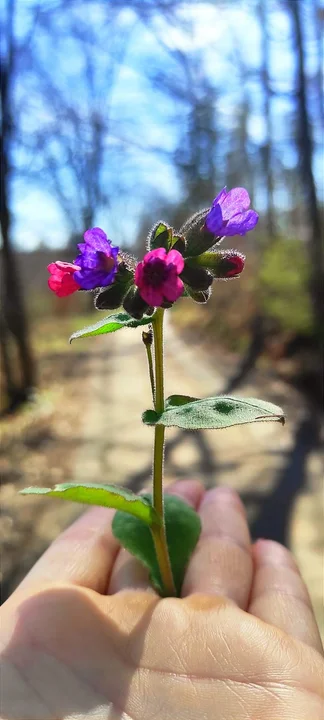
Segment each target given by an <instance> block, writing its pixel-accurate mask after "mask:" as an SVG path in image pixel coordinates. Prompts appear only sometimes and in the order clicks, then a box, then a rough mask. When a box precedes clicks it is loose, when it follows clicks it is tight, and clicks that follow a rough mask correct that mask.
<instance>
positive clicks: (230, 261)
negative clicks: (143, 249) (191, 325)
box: [22, 188, 284, 596]
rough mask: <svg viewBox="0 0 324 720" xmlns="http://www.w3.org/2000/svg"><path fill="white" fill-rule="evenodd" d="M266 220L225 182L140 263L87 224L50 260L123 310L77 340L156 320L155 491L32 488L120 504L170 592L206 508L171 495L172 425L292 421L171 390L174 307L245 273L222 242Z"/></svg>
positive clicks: (64, 278)
mask: <svg viewBox="0 0 324 720" xmlns="http://www.w3.org/2000/svg"><path fill="white" fill-rule="evenodd" d="M257 221H258V215H257V213H256V212H255V211H254V210H251V209H250V198H249V195H248V193H247V191H246V190H244V189H243V188H234V189H233V190H230V191H229V192H227V190H226V188H224V189H223V190H222V191H221V192H220V193H219V195H218V196H217V197H216V198H215V200H214V202H213V204H212V207H211V208H208V209H206V210H202V211H200V212H198V213H196V214H195V215H193V217H191V218H190V219H189V220H188V221H187V222H186V223H185V224H184V225H183V227H182V228H181V229H180V231H179V232H178V233H175V232H174V230H173V229H172V227H170V226H169V225H167V224H166V223H164V222H159V223H157V224H156V225H155V226H154V227H153V229H152V231H151V232H150V235H149V238H148V247H147V253H146V255H145V256H144V258H143V260H141V261H140V262H137V261H136V260H135V259H134V258H133V257H131V256H129V255H128V254H126V253H124V252H122V250H121V249H120V248H119V247H117V246H115V245H113V244H112V242H111V241H110V240H109V239H108V238H107V236H106V234H105V233H104V231H103V230H101V229H100V228H92V229H90V230H87V231H86V232H85V234H84V242H83V243H81V244H80V245H78V250H79V254H78V255H77V257H76V258H75V260H74V261H73V263H66V262H60V261H57V262H54V263H51V264H50V265H49V266H48V270H49V272H50V278H49V281H48V284H49V287H50V289H51V290H52V291H53V292H54V293H55V294H56V295H58V296H59V297H64V296H66V295H69V294H71V293H74V292H76V291H82V290H86V291H92V292H94V304H95V307H96V308H97V309H98V310H110V311H117V312H115V313H114V314H109V315H108V316H107V317H105V318H103V319H102V320H99V322H97V323H95V324H94V325H91V326H90V327H86V328H84V329H83V330H80V331H78V332H75V333H74V334H73V335H72V336H71V339H70V340H71V341H72V340H75V339H76V338H84V337H95V336H97V335H106V334H109V333H111V332H116V331H117V330H122V329H123V328H136V327H139V326H147V329H146V330H145V331H143V334H142V338H143V342H144V346H145V349H146V354H147V360H148V369H149V378H150V384H151V388H152V402H153V407H152V408H149V409H148V410H145V412H144V413H143V415H142V420H143V422H144V424H145V425H149V426H151V427H152V428H153V431H154V451H153V491H152V493H147V494H145V495H135V494H134V493H132V492H131V491H129V490H126V489H122V488H120V487H114V486H113V485H104V484H94V483H90V482H89V483H82V484H81V483H79V484H77V483H65V484H61V485H56V486H55V487H54V488H52V489H51V488H37V487H30V488H26V489H25V490H23V491H22V492H23V493H24V494H30V493H38V494H39V495H46V496H53V497H57V498H61V499H64V500H74V501H76V502H81V503H87V504H89V505H103V506H105V507H111V508H115V509H116V511H117V512H116V513H115V516H114V520H113V532H114V534H115V536H116V538H118V540H119V541H120V543H121V545H122V546H124V547H125V548H127V549H128V550H129V551H130V552H131V553H133V554H134V555H135V556H136V557H137V558H138V559H139V560H140V561H141V562H142V563H143V564H144V565H145V566H146V567H147V568H148V570H149V572H150V577H151V582H152V584H153V586H154V587H155V588H156V589H157V591H158V592H159V593H160V594H161V595H162V596H168V595H179V594H180V592H181V585H182V581H183V577H184V572H185V568H186V565H187V563H188V560H189V558H190V555H191V553H192V552H193V550H194V548H195V546H196V544H197V541H198V538H199V534H200V520H199V517H198V515H197V513H196V512H195V511H194V510H193V509H192V508H191V507H189V506H188V505H186V504H185V503H184V502H183V501H182V500H180V499H179V498H177V497H174V496H171V495H164V494H163V455H164V436H165V428H168V427H178V428H184V429H190V430H192V429H197V430H198V429H202V428H210V429H220V428H227V427H231V426H232V425H240V424H243V423H252V422H260V421H268V420H274V421H279V422H282V423H283V421H284V416H283V412H282V410H281V409H280V408H279V407H277V406H276V405H272V404H271V403H268V402H263V401H261V400H255V399H254V398H251V399H245V398H244V399H243V398H237V397H224V396H220V397H208V398H204V399H199V398H194V397H187V396H185V395H172V396H171V397H168V398H165V397H164V366H163V318H164V313H165V310H167V309H168V308H170V307H172V305H173V304H174V303H175V302H176V301H177V300H178V299H179V298H181V297H184V298H188V299H189V300H190V299H191V300H193V301H195V302H198V303H206V302H207V301H208V299H209V297H210V294H211V289H212V284H213V282H214V280H228V279H232V278H237V277H238V276H239V275H240V273H241V272H242V270H243V267H244V261H245V258H244V256H243V255H242V254H241V253H239V252H237V251H236V250H220V249H219V244H220V242H221V240H222V239H223V238H224V237H226V236H233V235H245V234H246V233H247V232H248V231H249V230H253V228H254V227H255V225H256V223H257ZM121 308H122V309H121ZM152 346H153V347H152ZM152 350H153V352H152Z"/></svg>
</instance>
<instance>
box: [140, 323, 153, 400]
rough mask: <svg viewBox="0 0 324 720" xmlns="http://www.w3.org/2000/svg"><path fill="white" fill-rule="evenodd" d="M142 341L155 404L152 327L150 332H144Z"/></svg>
mask: <svg viewBox="0 0 324 720" xmlns="http://www.w3.org/2000/svg"><path fill="white" fill-rule="evenodd" d="M142 340H143V343H144V346H145V350H146V356H147V364H148V369H149V376H150V383H151V390H152V398H153V402H154V403H155V380H154V370H153V357H152V340H153V329H152V327H151V325H150V327H149V330H148V332H142Z"/></svg>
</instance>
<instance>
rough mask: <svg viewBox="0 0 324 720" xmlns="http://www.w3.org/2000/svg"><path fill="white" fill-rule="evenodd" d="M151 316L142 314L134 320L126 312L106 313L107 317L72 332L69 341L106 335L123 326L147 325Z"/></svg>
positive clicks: (150, 320)
mask: <svg viewBox="0 0 324 720" xmlns="http://www.w3.org/2000/svg"><path fill="white" fill-rule="evenodd" d="M152 318H153V316H152V315H151V317H148V316H147V315H144V317H142V318H141V320H135V319H134V318H133V317H131V316H130V315H128V313H123V312H120V313H114V314H113V315H108V317H105V318H103V320H99V322H97V323H94V325H89V327H86V328H83V330H78V331H77V332H75V333H73V335H71V337H70V343H71V342H72V340H76V339H77V338H83V337H92V336H93V335H106V334H107V333H112V332H116V330H121V329H122V328H124V327H130V328H136V327H139V326H140V325H148V324H149V323H150V322H152Z"/></svg>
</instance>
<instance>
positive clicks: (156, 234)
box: [148, 222, 173, 251]
mask: <svg viewBox="0 0 324 720" xmlns="http://www.w3.org/2000/svg"><path fill="white" fill-rule="evenodd" d="M172 235H173V230H172V228H171V227H170V226H169V225H166V223H164V222H159V223H157V224H156V225H154V227H153V228H152V230H151V232H150V234H149V237H148V248H149V250H156V249H157V248H161V247H162V248H164V249H165V250H167V251H168V250H169V248H170V246H171V244H172Z"/></svg>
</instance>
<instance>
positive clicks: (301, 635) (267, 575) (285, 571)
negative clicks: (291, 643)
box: [249, 540, 322, 651]
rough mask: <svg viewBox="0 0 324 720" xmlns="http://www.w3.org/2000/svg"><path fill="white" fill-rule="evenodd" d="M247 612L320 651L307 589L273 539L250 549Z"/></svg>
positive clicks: (293, 561)
mask: <svg viewBox="0 0 324 720" xmlns="http://www.w3.org/2000/svg"><path fill="white" fill-rule="evenodd" d="M253 559H254V568H255V569H254V579H253V585H252V592H251V598H250V605H249V612H250V613H252V614H253V615H255V616H256V617H258V618H260V619H261V620H264V621H265V622H267V623H271V624H272V625H275V626H276V627H278V628H280V629H281V630H284V631H285V632H286V633H288V634H289V635H292V636H293V637H295V638H297V639H299V640H303V641H304V642H305V643H307V645H311V646H312V647H314V648H316V649H317V650H320V651H322V643H321V639H320V635H319V632H318V628H317V624H316V620H315V617H314V612H313V608H312V604H311V601H310V598H309V594H308V590H307V588H306V585H305V583H304V581H303V579H302V577H301V575H300V572H299V569H298V567H297V565H296V562H295V560H294V558H293V556H292V554H291V552H289V550H287V549H286V548H285V547H283V545H279V543H277V542H274V541H273V540H258V541H257V543H255V545H254V547H253Z"/></svg>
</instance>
